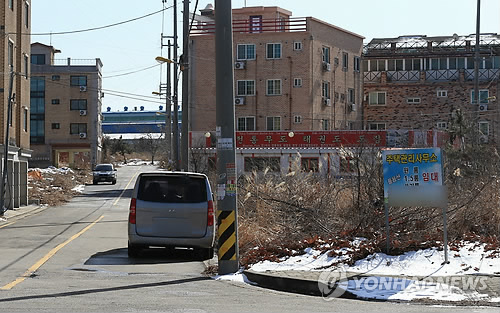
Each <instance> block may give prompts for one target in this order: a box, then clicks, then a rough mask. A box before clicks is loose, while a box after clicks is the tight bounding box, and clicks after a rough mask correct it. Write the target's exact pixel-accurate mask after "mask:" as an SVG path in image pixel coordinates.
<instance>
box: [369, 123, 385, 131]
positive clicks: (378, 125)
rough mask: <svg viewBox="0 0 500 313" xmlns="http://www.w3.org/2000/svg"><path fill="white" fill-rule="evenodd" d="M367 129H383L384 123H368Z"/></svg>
mask: <svg viewBox="0 0 500 313" xmlns="http://www.w3.org/2000/svg"><path fill="white" fill-rule="evenodd" d="M368 130H385V123H369V124H368Z"/></svg>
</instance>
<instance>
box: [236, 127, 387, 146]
mask: <svg viewBox="0 0 500 313" xmlns="http://www.w3.org/2000/svg"><path fill="white" fill-rule="evenodd" d="M385 146H386V132H385V131H356V130H350V131H345V130H344V131H293V132H291V131H290V132H286V131H267V132H260V131H258V132H253V131H239V132H236V147H237V148H322V147H385Z"/></svg>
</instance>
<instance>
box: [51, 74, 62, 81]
mask: <svg viewBox="0 0 500 313" xmlns="http://www.w3.org/2000/svg"><path fill="white" fill-rule="evenodd" d="M52 80H53V81H59V80H61V76H59V75H52Z"/></svg>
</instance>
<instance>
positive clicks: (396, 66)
mask: <svg viewBox="0 0 500 313" xmlns="http://www.w3.org/2000/svg"><path fill="white" fill-rule="evenodd" d="M403 64H404V61H403V60H388V61H387V70H388V71H402V70H403Z"/></svg>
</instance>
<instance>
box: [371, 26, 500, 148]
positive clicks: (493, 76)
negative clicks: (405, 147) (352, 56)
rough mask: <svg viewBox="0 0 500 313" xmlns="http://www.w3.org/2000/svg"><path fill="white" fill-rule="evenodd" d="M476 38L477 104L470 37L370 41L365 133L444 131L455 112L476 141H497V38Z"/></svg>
mask: <svg viewBox="0 0 500 313" xmlns="http://www.w3.org/2000/svg"><path fill="white" fill-rule="evenodd" d="M480 38H481V39H480V60H479V76H478V77H479V98H480V101H479V104H478V103H476V102H475V96H474V86H475V84H474V77H475V74H474V54H475V51H474V46H475V44H476V38H475V35H470V36H458V35H453V36H443V37H426V36H402V37H399V38H384V39H373V40H372V41H371V42H370V43H369V44H368V45H366V46H365V50H364V53H363V66H362V68H363V72H364V102H363V105H364V116H363V120H364V123H365V129H367V130H384V129H397V130H403V129H416V130H428V129H447V128H449V127H450V122H451V121H452V119H453V118H454V117H455V116H456V114H457V112H458V111H457V110H460V112H462V113H463V116H464V117H465V118H466V119H467V120H469V121H477V123H478V125H477V127H478V130H479V140H480V141H481V142H483V143H486V142H490V143H497V144H498V143H500V141H499V140H498V135H499V130H500V129H499V126H500V125H499V114H500V110H499V107H498V94H499V74H500V36H498V35H497V34H482V35H481V36H480ZM473 123H475V122H473Z"/></svg>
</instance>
